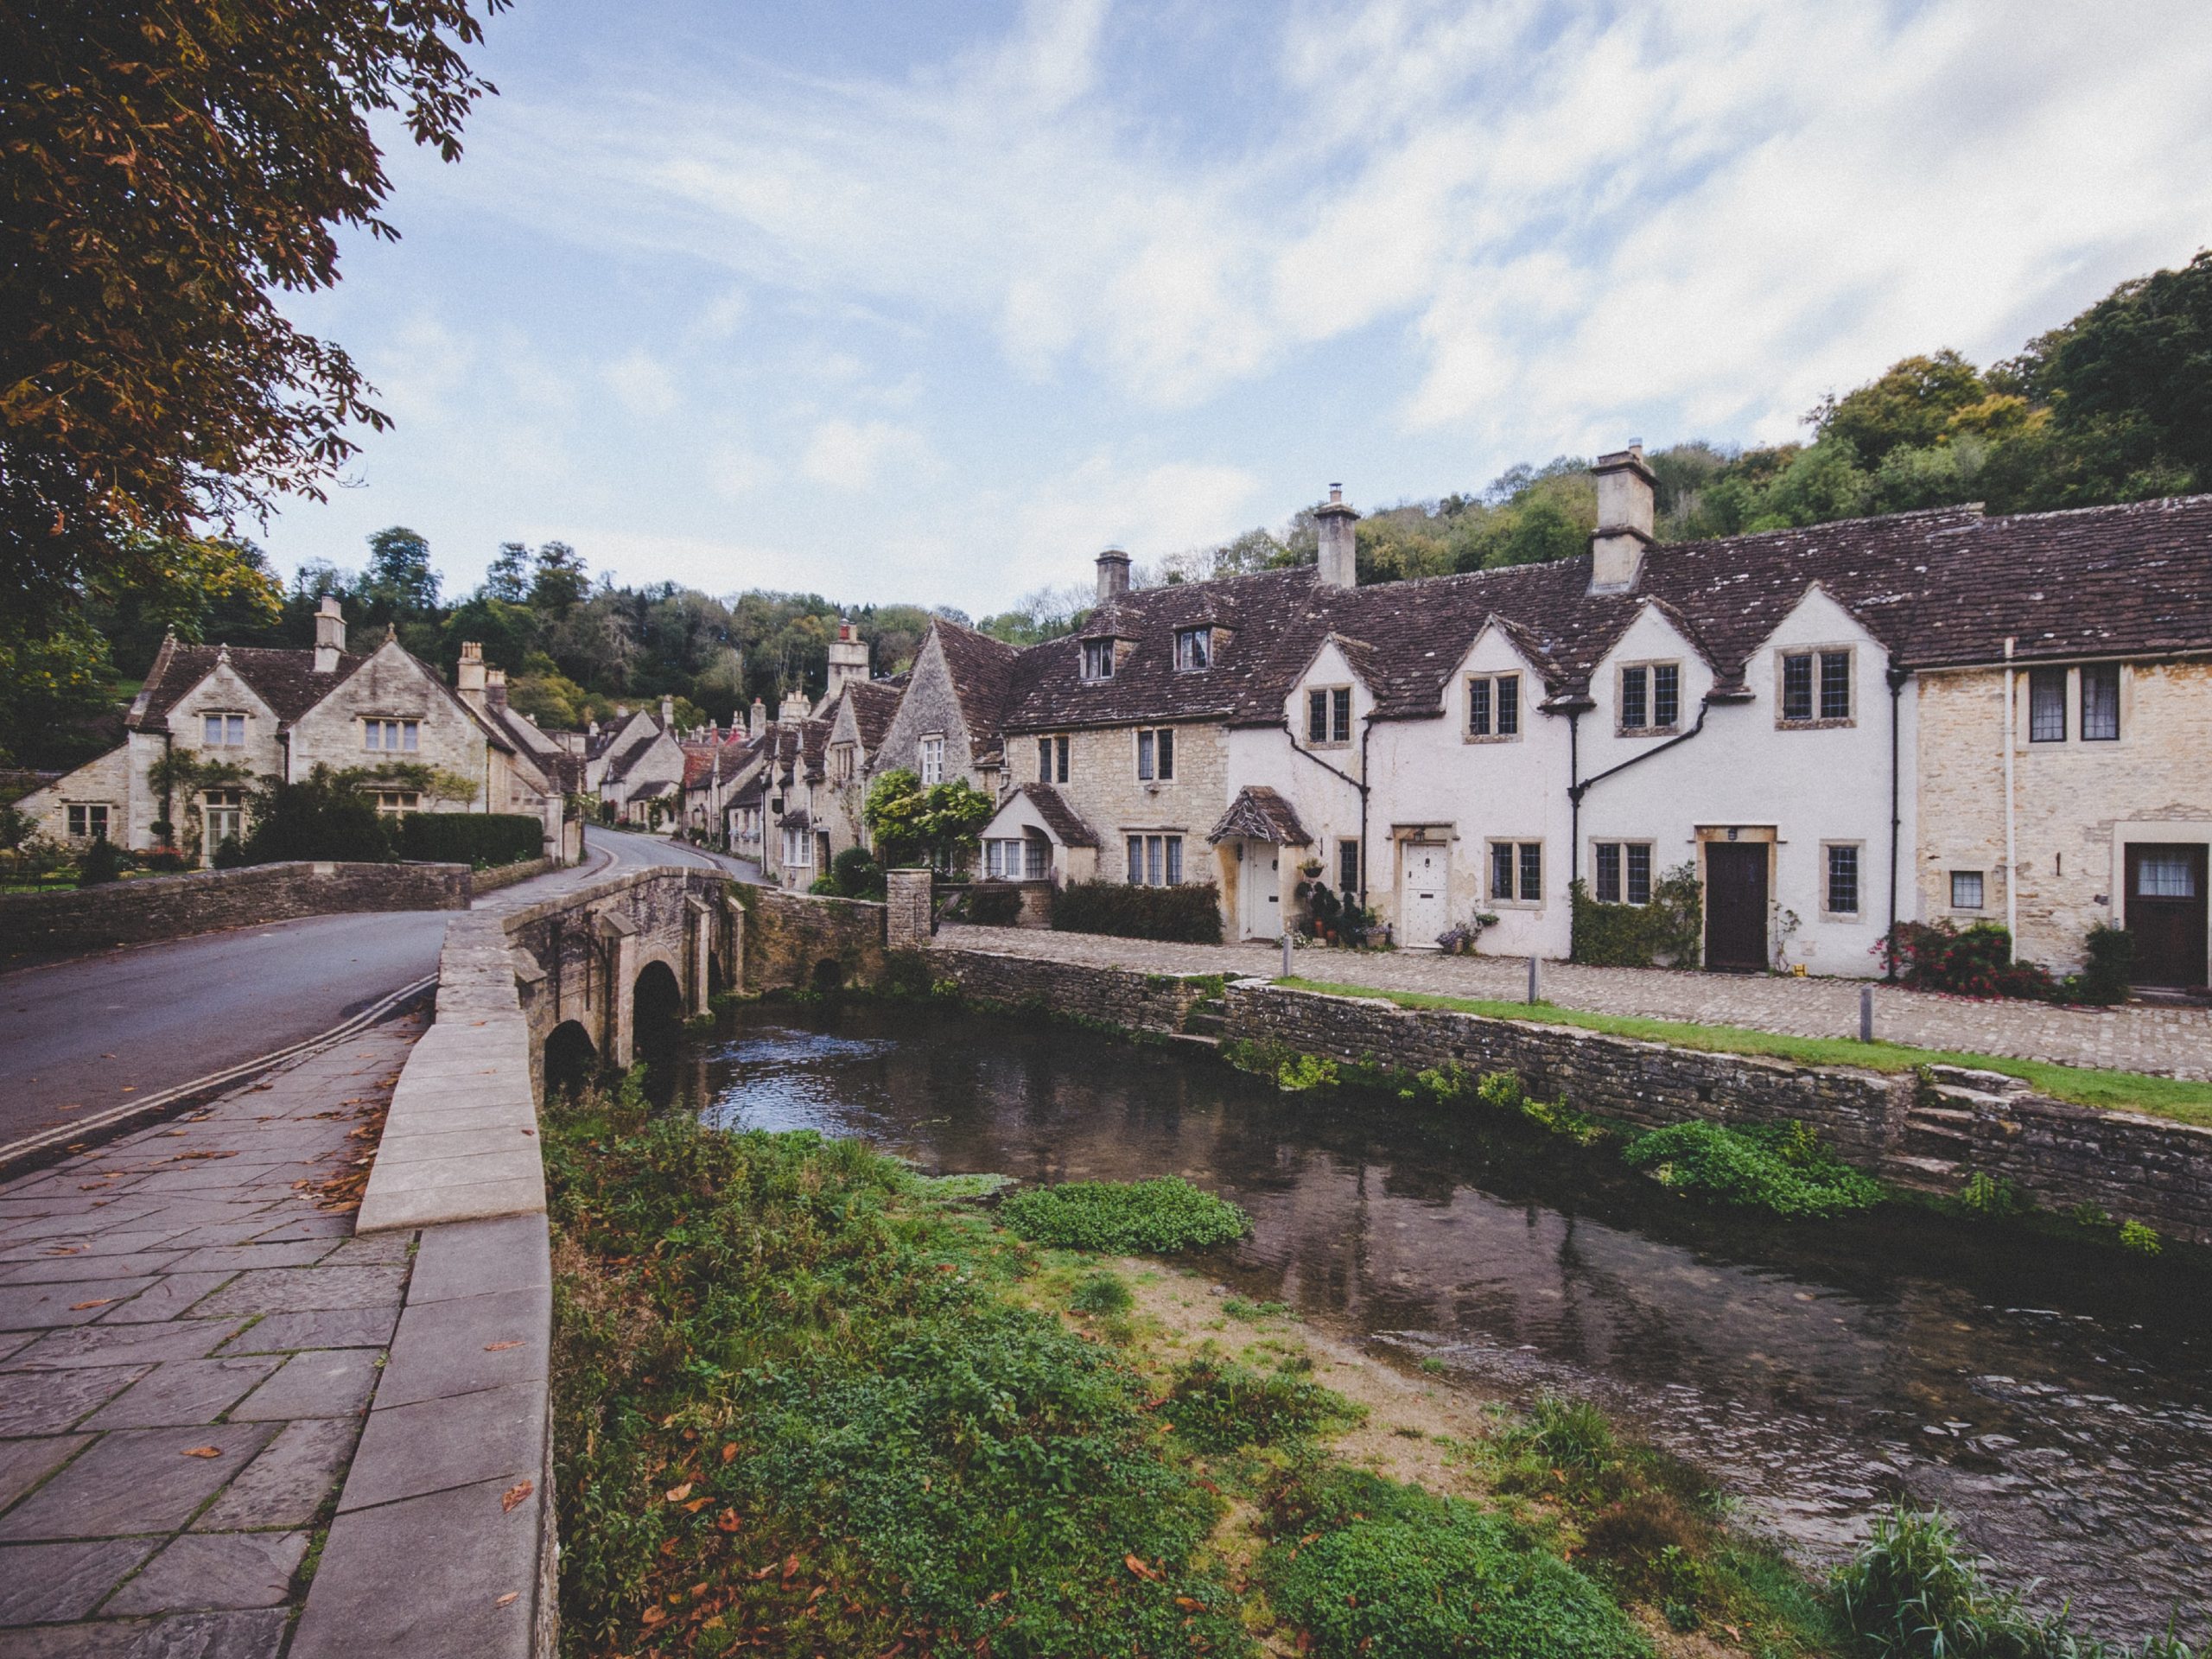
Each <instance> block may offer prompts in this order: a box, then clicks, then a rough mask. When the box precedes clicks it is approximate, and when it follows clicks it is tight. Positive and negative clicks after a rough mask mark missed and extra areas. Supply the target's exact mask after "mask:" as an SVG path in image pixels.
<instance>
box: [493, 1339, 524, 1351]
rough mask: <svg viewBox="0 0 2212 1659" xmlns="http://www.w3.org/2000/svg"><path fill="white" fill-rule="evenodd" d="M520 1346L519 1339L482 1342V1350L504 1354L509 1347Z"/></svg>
mask: <svg viewBox="0 0 2212 1659" xmlns="http://www.w3.org/2000/svg"><path fill="white" fill-rule="evenodd" d="M521 1346H522V1344H521V1342H520V1341H519V1340H518V1341H513V1342H487V1343H486V1344H484V1351H485V1352H486V1353H487V1354H504V1353H505V1352H506V1351H507V1350H508V1349H510V1348H519V1347H521Z"/></svg>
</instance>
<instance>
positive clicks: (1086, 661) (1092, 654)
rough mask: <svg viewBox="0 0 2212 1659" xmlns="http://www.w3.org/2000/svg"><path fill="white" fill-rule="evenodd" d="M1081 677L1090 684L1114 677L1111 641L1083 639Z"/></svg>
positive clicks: (1112, 644)
mask: <svg viewBox="0 0 2212 1659" xmlns="http://www.w3.org/2000/svg"><path fill="white" fill-rule="evenodd" d="M1083 677H1084V680H1086V681H1092V682H1095V681H1098V680H1110V679H1112V678H1113V677H1114V642H1113V641H1112V640H1111V639H1085V640H1084V642H1083Z"/></svg>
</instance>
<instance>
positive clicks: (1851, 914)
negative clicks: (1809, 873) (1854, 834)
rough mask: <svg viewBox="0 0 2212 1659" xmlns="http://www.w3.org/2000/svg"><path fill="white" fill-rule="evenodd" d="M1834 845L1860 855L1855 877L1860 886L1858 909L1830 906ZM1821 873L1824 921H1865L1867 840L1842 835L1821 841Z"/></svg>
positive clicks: (1855, 883) (1855, 882)
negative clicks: (1829, 881) (1829, 865)
mask: <svg viewBox="0 0 2212 1659" xmlns="http://www.w3.org/2000/svg"><path fill="white" fill-rule="evenodd" d="M1834 847H1848V848H1850V849H1852V851H1853V852H1854V853H1856V854H1858V855H1859V858H1858V862H1857V866H1856V869H1857V874H1856V876H1855V878H1854V883H1853V884H1854V885H1855V886H1856V887H1857V888H1858V892H1857V894H1856V895H1855V896H1856V897H1857V899H1858V900H1859V908H1858V909H1856V910H1831V909H1829V908H1828V850H1829V849H1831V848H1834ZM1819 875H1820V880H1821V920H1822V921H1824V922H1863V921H1865V920H1866V842H1863V841H1859V840H1847V839H1844V838H1840V837H1838V838H1836V839H1833V840H1827V841H1823V842H1821V866H1820V870H1819Z"/></svg>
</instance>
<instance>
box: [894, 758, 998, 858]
mask: <svg viewBox="0 0 2212 1659" xmlns="http://www.w3.org/2000/svg"><path fill="white" fill-rule="evenodd" d="M994 810H996V808H995V804H994V803H993V801H992V799H991V798H990V797H989V796H988V795H986V794H984V793H983V791H981V790H980V789H977V788H976V786H975V785H973V784H971V783H969V781H968V780H967V779H964V778H962V779H954V780H953V781H952V782H950V783H947V784H932V785H930V786H929V787H928V788H926V789H925V788H923V787H922V781H921V779H918V778H917V777H916V776H915V775H914V774H913V773H912V772H908V771H907V770H906V769H905V768H904V767H894V768H893V770H891V771H889V772H883V773H880V774H879V775H878V777H877V778H876V779H875V781H874V783H873V784H871V785H868V799H867V800H866V802H865V803H863V804H862V806H861V817H862V819H863V820H864V821H865V822H866V823H867V825H868V840H869V841H870V842H872V843H873V844H874V848H875V854H876V857H877V859H878V860H879V861H880V862H881V863H882V865H883V867H884V868H886V869H890V868H894V867H896V866H899V865H912V864H918V863H928V864H929V865H931V867H932V868H937V869H941V870H949V869H951V868H955V867H956V866H957V865H958V863H959V862H960V861H961V860H962V859H963V858H964V857H965V856H966V855H969V854H970V853H972V852H974V851H975V850H976V845H977V842H978V837H979V836H980V835H981V833H982V828H983V826H984V825H985V824H987V823H989V822H990V821H991V814H992V812H993V811H994Z"/></svg>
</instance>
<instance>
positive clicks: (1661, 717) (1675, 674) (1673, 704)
mask: <svg viewBox="0 0 2212 1659" xmlns="http://www.w3.org/2000/svg"><path fill="white" fill-rule="evenodd" d="M1681 718H1682V668H1681V664H1680V663H1654V664H1652V665H1651V723H1652V724H1653V725H1654V726H1656V727H1657V728H1659V729H1660V730H1661V731H1662V732H1663V731H1668V730H1671V729H1672V728H1674V727H1675V726H1678V725H1680V724H1681Z"/></svg>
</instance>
